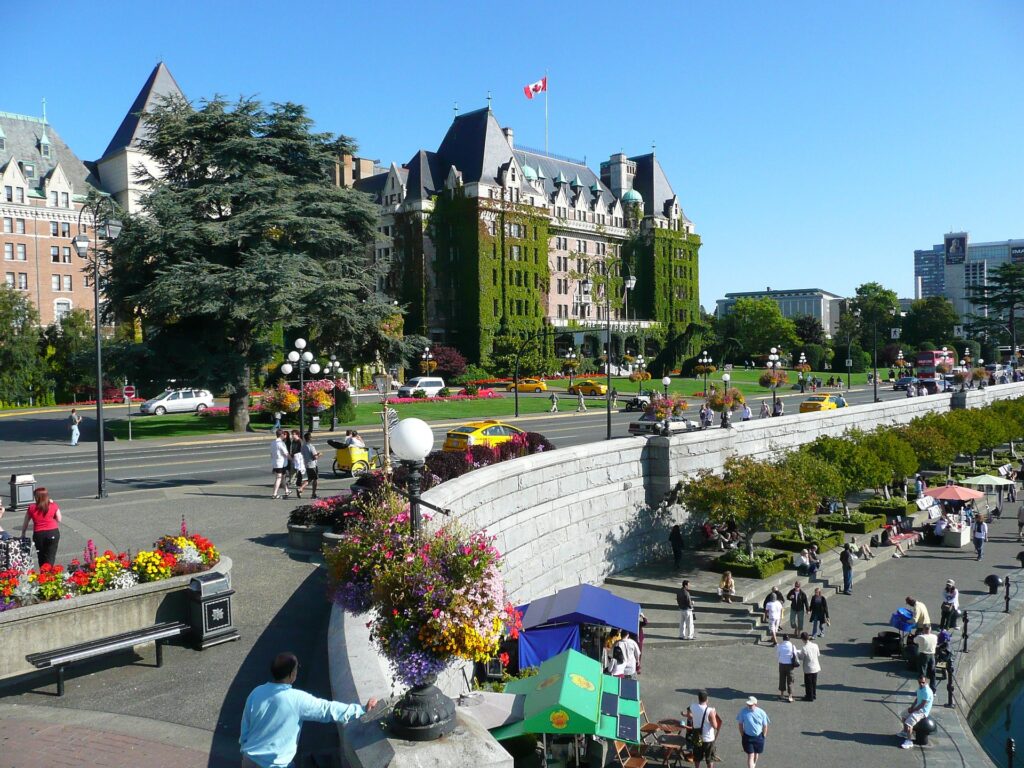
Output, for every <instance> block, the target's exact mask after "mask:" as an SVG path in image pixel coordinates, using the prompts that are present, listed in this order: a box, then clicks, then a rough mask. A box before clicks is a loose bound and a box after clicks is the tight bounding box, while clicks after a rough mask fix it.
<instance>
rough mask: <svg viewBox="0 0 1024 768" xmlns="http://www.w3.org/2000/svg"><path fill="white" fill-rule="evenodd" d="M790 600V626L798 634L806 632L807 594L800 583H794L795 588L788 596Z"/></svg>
mask: <svg viewBox="0 0 1024 768" xmlns="http://www.w3.org/2000/svg"><path fill="white" fill-rule="evenodd" d="M786 599H787V600H789V626H790V627H792V628H793V629H794V630H796V631H797V632H803V631H804V616H806V615H807V608H808V603H807V593H806V592H804V591H803V589H801V588H800V582H799V581H796V582H794V583H793V588H792V589H791V590H789V592H788V593H787V594H786Z"/></svg>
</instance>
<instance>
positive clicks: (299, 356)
mask: <svg viewBox="0 0 1024 768" xmlns="http://www.w3.org/2000/svg"><path fill="white" fill-rule="evenodd" d="M294 370H298V372H299V434H305V433H306V376H305V374H306V371H307V370H308V371H309V372H310V373H311V374H313V375H314V376H316V375H317V374H318V373H320V364H319V363H316V362H314V361H313V353H312V352H310V351H309V350H308V349H306V340H305V339H296V340H295V349H293V350H292V351H291V352H289V353H288V362H287V363H285V364H284V365H282V366H281V373H283V374H284V375H285V376H287V375H288V374H290V373H291V372H292V371H294Z"/></svg>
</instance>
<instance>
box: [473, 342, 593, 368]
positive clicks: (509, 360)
mask: <svg viewBox="0 0 1024 768" xmlns="http://www.w3.org/2000/svg"><path fill="white" fill-rule="evenodd" d="M517 352H518V353H519V375H520V376H539V375H541V374H542V373H543V372H544V366H545V364H546V363H547V356H546V354H545V352H544V344H543V339H541V338H539V337H538V338H535V339H527V340H524V339H522V338H520V337H519V336H516V335H514V334H504V335H499V336H495V337H494V352H493V353H492V354H491V366H490V367H491V370H493V371H494V374H495V375H496V376H512V375H513V374H515V370H516V353H517ZM581 363H582V358H581Z"/></svg>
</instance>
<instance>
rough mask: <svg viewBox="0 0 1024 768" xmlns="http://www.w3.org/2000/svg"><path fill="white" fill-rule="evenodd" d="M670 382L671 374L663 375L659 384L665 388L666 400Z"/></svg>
mask: <svg viewBox="0 0 1024 768" xmlns="http://www.w3.org/2000/svg"><path fill="white" fill-rule="evenodd" d="M671 383H672V377H671V376H665V377H664V378H662V380H661V386H663V387H664V388H665V399H666V400H668V387H669V385H670V384H671Z"/></svg>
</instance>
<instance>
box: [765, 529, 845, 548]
mask: <svg viewBox="0 0 1024 768" xmlns="http://www.w3.org/2000/svg"><path fill="white" fill-rule="evenodd" d="M804 535H805V536H806V537H807V538H804V539H801V538H800V531H799V530H797V529H795V528H793V529H790V530H786V531H779V532H777V533H774V534H772V539H771V541H770V542H769V543H770V544H771V546H773V547H775V548H776V549H785V550H787V551H789V552H799V551H800V550H802V549H807V548H808V547H810V546H811V545H812V544H817V545H818V551H819V552H828V551H829V550H830V549H834V548H835V547H838V546H841V545H842V543H843V532H842V531H837V530H834V529H829V528H810V527H805V528H804Z"/></svg>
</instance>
